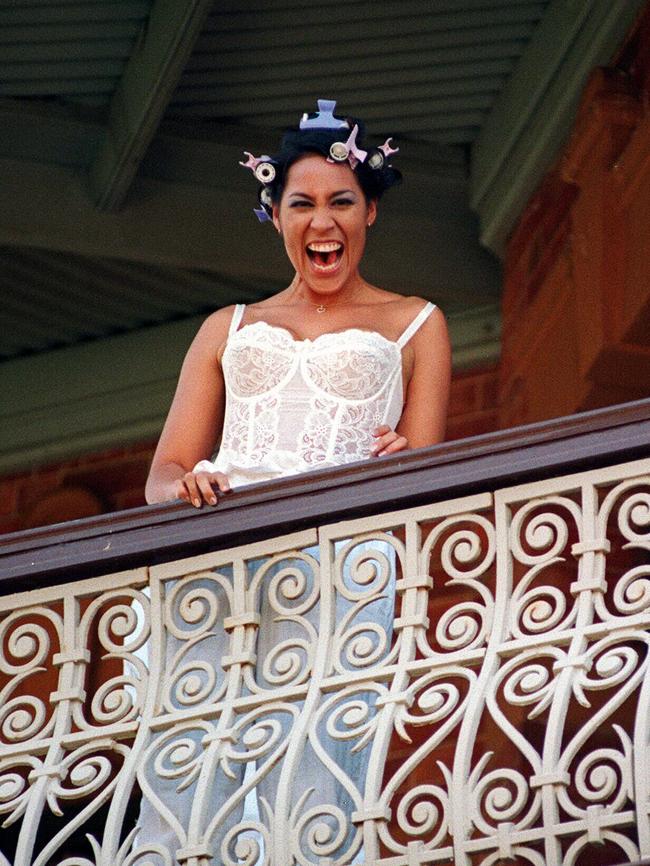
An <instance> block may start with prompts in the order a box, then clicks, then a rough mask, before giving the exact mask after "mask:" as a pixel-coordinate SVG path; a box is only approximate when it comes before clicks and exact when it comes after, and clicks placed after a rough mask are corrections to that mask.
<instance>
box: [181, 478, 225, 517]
mask: <svg viewBox="0 0 650 866" xmlns="http://www.w3.org/2000/svg"><path fill="white" fill-rule="evenodd" d="M217 493H230V484H229V483H228V479H227V478H226V476H225V475H224V474H223V472H186V473H185V475H183V477H182V478H179V479H178V481H176V482H175V489H174V499H183V500H184V501H185V502H189V503H191V504H192V505H194V506H195V508H200V507H201V506H202V505H203V503H204V502H205V503H206V504H207V505H216V504H217Z"/></svg>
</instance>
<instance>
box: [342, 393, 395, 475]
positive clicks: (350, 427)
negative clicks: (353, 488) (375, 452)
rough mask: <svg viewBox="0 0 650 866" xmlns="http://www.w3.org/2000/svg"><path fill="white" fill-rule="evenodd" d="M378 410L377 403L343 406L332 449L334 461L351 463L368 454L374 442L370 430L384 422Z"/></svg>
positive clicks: (362, 458)
mask: <svg viewBox="0 0 650 866" xmlns="http://www.w3.org/2000/svg"><path fill="white" fill-rule="evenodd" d="M379 410H380V406H379V405H378V404H377V403H375V404H365V405H360V406H346V407H345V410H344V411H343V412H342V414H341V419H340V423H339V428H338V432H337V437H336V440H335V442H334V447H333V449H332V459H333V462H334V463H351V462H352V461H355V460H365V459H366V458H367V457H368V456H369V454H370V449H371V448H372V443H373V442H374V436H373V435H372V431H373V430H374V429H375V428H376V427H379V425H380V424H383V423H384V422H383V419H382V417H381V413H380V411H379Z"/></svg>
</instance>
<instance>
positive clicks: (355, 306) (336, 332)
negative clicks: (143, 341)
mask: <svg viewBox="0 0 650 866" xmlns="http://www.w3.org/2000/svg"><path fill="white" fill-rule="evenodd" d="M319 105H320V107H321V111H320V112H319V116H317V118H316V119H315V121H312V123H318V122H319V120H321V122H322V123H323V124H326V123H328V122H329V123H330V124H333V123H334V122H337V123H339V124H340V123H341V121H338V119H337V118H334V115H333V103H332V104H331V109H330V110H328V107H329V105H330V104H329V103H326V102H325V101H324V100H321V101H320V102H319ZM304 123H305V121H304V120H303V124H304ZM343 123H345V126H344V127H341V126H340V125H339V126H338V127H334V128H332V126H331V125H330V126H327V125H324V126H314V125H311V126H306V127H305V126H303V128H302V129H299V130H297V131H293V132H290V133H288V134H287V135H286V136H285V139H284V141H283V147H282V150H281V152H280V154H279V155H278V156H277V157H275V158H274V159H273V160H270V159H268V158H266V159H264V158H262V161H261V162H258V164H257V166H256V168H257V175H258V176H260V175H261V176H262V177H264V176H265V174H264V171H263V169H264V168H265V167H267V166H270V169H268V170H267V174H266V176H269V175H272V180H271V181H270V182H269V183H266V184H264V185H263V186H262V190H261V199H262V205H263V208H264V210H263V213H264V214H266V213H267V210H270V211H271V216H272V221H273V225H274V226H275V228H276V229H277V231H278V232H279V234H280V235H281V236H282V240H283V242H284V246H285V249H286V252H287V255H288V257H289V260H290V262H291V264H292V265H293V267H294V269H295V276H294V278H293V280H292V282H291V284H290V285H289V287H288V288H286V289H284V290H283V291H281V292H279V293H278V294H277V295H274V296H272V297H271V298H268V299H267V300H264V301H261V302H259V303H256V304H249V305H248V306H247V307H246V308H245V310H242V309H241V308H240V307H237V308H236V307H226V308H224V309H221V310H218V311H217V312H216V313H214V314H213V315H211V316H210V317H209V318H208V319H207V320H206V322H205V323H204V324H203V326H202V327H201V329H200V330H199V332H198V334H197V336H196V338H195V340H194V342H193V343H192V345H191V347H190V349H189V351H188V353H187V357H186V359H185V362H184V364H183V368H182V371H181V375H180V379H179V383H178V388H177V390H176V394H175V396H174V401H173V403H172V406H171V409H170V412H169V415H168V418H167V421H166V423H165V427H164V429H163V432H162V435H161V437H160V442H159V443H158V448H157V449H156V453H155V456H154V459H153V463H152V466H151V472H150V475H149V479H148V481H147V486H146V496H147V501H148V502H162V501H166V500H171V499H184V500H186V501H187V502H191V503H192V504H193V505H195V506H196V507H197V508H200V507H201V506H202V504H203V503H207V504H209V505H216V504H217V499H218V495H219V494H220V493H221V494H223V493H226V492H227V491H228V490H230V487H231V485H232V486H239V485H240V484H246V483H250V482H252V481H259V480H265V479H268V478H275V477H279V476H282V475H288V474H293V473H295V472H304V471H308V470H309V469H315V468H319V467H323V466H327V465H336V464H340V463H345V462H350V461H351V460H358V459H363V458H374V457H380V456H383V455H386V454H394V453H395V452H397V451H402V450H404V449H406V448H420V447H423V446H426V445H432V444H434V443H436V442H440V441H441V440H442V439H443V437H444V431H445V422H446V411H447V396H448V391H449V376H450V350H449V340H448V337H447V330H446V325H445V320H444V317H443V315H442V313H441V312H440V311H439V310H438V309H437V308H433V307H432V305H431V306H427V305H426V302H424V301H423V300H422V299H421V298H417V297H404V296H403V295H400V294H397V293H396V292H392V291H386V290H384V289H380V288H377V287H376V286H373V285H371V284H370V283H368V282H367V281H366V280H364V279H363V277H362V276H361V274H360V272H359V264H360V261H361V257H362V255H363V250H364V246H365V240H366V232H367V230H368V228H369V227H371V226H372V225H373V223H374V222H375V220H376V218H377V203H378V200H379V197H380V196H381V194H382V192H383V191H384V189H385V188H387V187H388V186H390V185H391V184H393V183H395V181H396V180H397V179H398V178H399V175H398V173H397V172H396V171H395V170H394V169H393V168H392V167H390V166H388V165H387V164H384V165H383V166H381V167H379V168H376V169H373V168H370V167H368V166H367V165H366V163H367V162H368V159H366V160H365V161H364V162H360V161H359V162H357V163H356V165H355V166H354V168H353V167H352V165H351V160H350V159H349V157H348V158H346V159H345V161H340V162H337V161H333V160H332V157H331V156H330V153H329V151H330V150H331V148H332V145H333V144H334V143H336V142H338V143H343V144H344V145H345V144H346V142H348V141H349V139H350V138H351V137H352V135H351V132H350V130H351V128H352V130H354V127H353V126H352V124H351V123H350V122H348V121H343ZM352 144H353V147H354V150H355V151H356V152H357V153H363V151H360V149H359V146H358V145H357V144H356V136H355V138H354V140H353V142H352ZM384 147H385V148H386V150H388V151H390V150H391V148H390V147H389V146H388V144H387V145H385V146H384ZM377 152H380V153H383V152H382V151H380V150H379V149H377V150H376V151H375V153H374V154H371V156H375V155H376V153H377ZM350 155H351V156H352V157H353V159H355V157H354V155H353V153H352V152H351V151H350ZM251 162H255V160H253V159H251V158H249V163H251ZM269 203H270V204H269ZM425 311H426V312H425ZM420 313H422V314H423V320H421V321H418V315H419V314H420ZM414 322H417V325H418V327H417V330H416V331H415V333H413V334H412V336H411V335H410V334H409V335H408V336H409V337H410V339H408V340H407V341H405V340H404V339H403V337H404V335H405V334H406V333H407V329H408V328H409V326H410V325H411V324H412V323H414ZM249 326H252V328H251V327H249ZM270 329H274V330H275V335H274V336H275V337H276V338H277V339H276V340H275V343H274V345H273V347H272V349H271V350H270V351H271V354H272V364H271V366H272V368H273V369H270V370H269V369H266V370H265V368H264V363H265V362H264V361H263V360H261V352H263V351H265V350H267V349H268V348H269V344H270V343H271V342H272V338H271V339H270V338H269V330H270ZM357 329H358V330H360V331H362V332H363V334H365V335H370V336H371V337H372V340H370V342H369V343H368V345H367V346H366V347H364V349H365V350H364V352H363V356H362V357H361V358H360V359H356V361H355V359H354V357H353V355H352V354H350V352H351V350H350V348H349V347H350V346H358V341H357V339H356V337H357V335H356V334H351V333H350V332H351V331H352V330H354V331H357ZM235 335H237V336H235ZM243 335H245V339H243ZM325 335H330V336H329V339H327V340H326V341H325V342H326V343H327V347H328V349H334V350H336V349H337V348H342V347H343V346H344V347H345V348H344V349H343V354H344V355H345V353H347V355H345V358H343V357H342V355H341V352H339V354H338V356H337V355H336V352H334V354H331V353H329V354H328V353H327V351H326V350H325V349H322V350H321V351H319V348H320V347H319V346H318V345H314V343H315V341H317V340H319V338H321V337H323V336H325ZM229 337H230V338H231V340H232V338H235V340H236V342H237V346H236V351H232V350H231V349H230V347H229ZM249 337H250V338H251V339H252V345H253V346H254V345H255V344H256V342H259V343H260V344H261V347H260V351H259V353H258V356H259V360H258V361H256V356H255V352H254V351H253V350H252V349H251V348H250V346H249V342H251V341H249V339H248V338H249ZM333 337H340V340H337V339H332V338H333ZM362 339H363V337H362ZM366 340H367V338H366ZM241 342H243V343H244V345H239V343H241ZM247 346H249V348H248V349H246V347H247ZM396 346H398V347H399V349H400V350H401V382H402V383H403V390H402V385H401V383H400V382H398V383H397V386H396V387H395V390H394V393H392V394H384V395H382V396H383V398H384V399H383V401H382V400H380V401H379V402H378V404H377V405H375V406H373V412H366V413H365V414H364V416H363V418H362V419H361V421H362V424H363V425H364V426H363V429H359V428H358V423H355V426H356V427H357V429H356V430H355V433H354V434H353V435H354V436H355V437H357V441H356V442H355V443H351V442H350V441H347V442H346V441H345V438H346V436H347V437H348V440H349V437H350V433H349V430H348V429H346V427H345V424H344V426H343V429H342V430H337V431H334V434H333V435H335V436H337V437H338V439H339V441H338V442H337V443H336V444H335V445H334V448H332V447H329V449H328V447H327V445H330V446H331V444H332V443H331V442H329V441H328V442H327V443H323V442H322V441H321V440H322V439H323V436H324V434H323V433H322V432H321V435H320V437H319V436H318V434H317V433H316V432H315V431H316V428H318V429H319V430H320V423H321V422H322V421H323V420H324V418H323V413H321V414H320V415H319V416H318V418H316V417H314V412H313V411H312V412H311V414H309V411H310V407H311V409H312V410H313V402H314V400H313V397H314V391H313V389H311V390H310V388H309V383H308V384H307V385H305V382H304V376H303V375H302V373H303V372H304V369H305V365H304V364H299V363H298V362H297V359H298V356H299V354H300V353H302V354H303V355H304V354H305V353H307V354H310V353H311V355H312V360H311V362H310V364H309V365H308V375H311V377H312V383H313V382H314V379H316V384H317V385H323V384H325V385H326V388H325V390H327V389H328V387H329V389H330V390H329V394H330V396H331V397H332V400H331V401H330V402H331V406H332V407H334V403H335V402H336V401H337V399H339V400H340V398H344V399H350V398H351V397H353V396H354V394H353V390H354V387H355V385H356V384H357V382H358V379H359V375H360V370H361V367H364V368H365V370H366V371H367V372H368V375H370V376H372V375H373V373H381V374H383V375H385V374H386V372H388V375H389V376H394V375H395V373H396V371H395V361H396V360H397V358H398V355H399V353H397V352H396V351H395V347H396ZM283 353H286V354H285V355H284V357H283V358H278V357H276V356H277V355H282V354H283ZM229 354H230V355H231V356H232V357H231V358H229V357H228V355H229ZM291 355H293V357H291ZM373 356H374V357H373ZM287 358H288V360H286V359H287ZM315 359H316V360H315ZM319 361H322V364H320V363H318V362H319ZM346 361H347V364H348V367H347V368H346V366H345V362H346ZM355 363H356V366H357V369H356V370H355ZM237 364H243V365H245V370H244V373H243V374H240V373H239V372H238V371H237V370H236V369H235V367H236V365H237ZM341 364H343V367H342V368H341V370H339V371H338V375H337V381H338V380H339V379H340V377H341V376H342V375H343V376H344V375H345V373H346V372H347V373H349V383H348V387H347V388H345V387H343V388H342V390H341V386H340V385H339V387H338V389H337V387H336V386H333V387H332V386H331V381H330V380H331V378H332V376H334V375H335V373H336V372H337V371H336V369H335V368H338V367H339V366H340V365H341ZM398 366H399V365H398ZM294 367H295V375H294V379H295V381H294V382H289V383H287V385H288V386H289V388H288V390H286V391H285V392H284V393H283V394H282V402H283V405H282V406H281V407H280V410H279V411H280V412H281V413H282V414H284V415H285V416H287V417H289V418H290V419H291V421H290V426H291V429H292V430H293V431H294V433H295V436H294V438H293V441H292V439H291V437H290V436H288V435H287V434H286V433H285V431H284V429H283V421H285V420H286V419H285V418H283V417H282V415H281V416H280V418H279V421H278V419H277V418H275V417H274V418H270V417H269V413H268V412H267V413H264V407H263V406H262V407H261V408H260V412H261V413H262V415H263V419H262V422H261V425H260V426H261V428H262V429H263V435H264V436H266V440H267V441H266V444H265V445H262V444H261V443H260V442H259V441H257V442H253V441H247V442H243V441H242V440H241V437H240V435H239V431H238V425H239V424H240V423H243V421H242V411H243V410H242V408H241V401H242V399H246V400H248V399H249V397H250V396H251V394H250V393H249V392H247V391H246V388H248V389H249V390H250V389H253V391H254V387H255V386H254V385H253V383H252V380H253V379H254V378H255V377H256V376H257V377H258V379H259V377H260V376H262V373H263V372H265V373H266V376H265V377H262V378H266V380H267V381H264V382H261V386H262V387H264V386H269V385H270V386H271V387H275V386H277V384H278V382H277V381H276V379H279V378H280V377H281V376H283V375H285V374H288V373H289V371H290V370H293V369H294ZM225 371H232V372H231V373H230V377H231V393H230V394H229V395H228V396H229V398H230V399H229V400H228V401H227V400H226V392H227V390H228V388H227V385H226V381H225V379H224V372H225ZM247 374H249V375H250V377H251V381H249V382H247V383H245V382H243V381H240V382H239V387H240V388H243V389H244V391H243V392H240V393H237V390H236V388H237V385H236V384H235V383H234V378H235V377H238V376H239V377H240V379H241V376H242V375H243V376H246V375H247ZM274 374H275V378H274ZM301 378H302V380H303V381H302V383H299V381H298V380H299V379H301ZM206 383H209V386H206ZM300 384H302V386H303V387H302V388H300V387H299V386H300ZM369 384H371V383H369ZM386 390H387V391H388V389H386ZM289 391H290V392H291V393H289ZM400 391H402V393H401V394H400V393H399V392H400ZM297 392H302V393H297ZM251 393H252V392H251ZM364 399H367V397H364ZM391 400H392V401H393V404H392V405H390V406H388V405H387V402H390V401H391ZM229 403H232V411H231V407H230V405H229ZM305 407H306V408H307V413H308V414H307V417H305V416H304V415H301V414H300V413H301V411H302V409H304V408H305ZM327 408H328V409H330V408H331V407H330V405H329V404H328V407H327ZM336 408H338V406H337V407H334V408H332V409H331V411H332V412H334V413H335V411H336ZM325 414H327V412H325ZM300 418H304V420H305V422H306V423H305V426H304V427H303V428H302V429H299V430H296V426H297V425H296V421H297V420H298V419H300ZM339 420H340V419H337V421H336V422H334V423H339ZM375 420H378V421H379V422H381V423H378V424H375ZM224 422H225V423H224ZM330 423H333V422H332V421H330ZM350 423H352V421H350ZM269 425H270V427H269ZM220 433H222V434H223V435H222V446H221V449H220V451H219V454H218V455H217V459H216V461H215V463H214V464H213V465H211V464H209V462H208V461H207V460H206V458H208V457H209V455H210V454H211V453H212V451H213V449H214V446H215V442H216V441H217V440H218V438H219V434H220ZM304 437H306V438H307V439H310V440H312V441H313V448H309V447H307V444H306V443H304V442H302V439H303V438H304ZM330 438H331V436H330ZM317 440H318V441H317ZM197 464H199V465H198V466H197Z"/></svg>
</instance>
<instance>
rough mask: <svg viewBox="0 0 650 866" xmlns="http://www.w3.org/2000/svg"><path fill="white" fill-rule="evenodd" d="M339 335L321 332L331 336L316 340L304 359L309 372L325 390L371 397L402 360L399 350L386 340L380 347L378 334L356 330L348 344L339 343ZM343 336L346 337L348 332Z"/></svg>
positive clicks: (349, 396) (358, 397)
mask: <svg viewBox="0 0 650 866" xmlns="http://www.w3.org/2000/svg"><path fill="white" fill-rule="evenodd" d="M341 336H342V335H339V334H323V337H328V338H330V339H328V340H321V341H319V342H318V345H317V348H316V349H315V351H314V352H313V353H312V354H311V355H309V356H308V357H307V358H306V359H305V368H306V371H307V373H308V376H309V378H310V379H311V381H312V382H313V383H314V384H315V385H316V386H317V387H318V388H320V389H321V390H322V391H325V392H326V393H327V394H332V395H333V396H335V397H343V398H344V399H345V400H354V401H358V400H371V399H372V398H373V397H375V396H376V395H377V394H379V392H380V391H381V390H382V389H383V388H384V387H385V386H386V385H387V383H388V382H390V379H391V376H392V375H393V374H394V372H395V366H396V364H397V363H398V362H399V363H401V353H400V351H399V349H398V347H397V345H396V344H395V343H391V342H389V341H388V340H387V341H386V344H385V346H384V347H383V351H381V347H380V346H379V345H378V340H377V337H378V336H379V335H378V334H372V333H369V332H367V331H357V332H356V333H355V335H354V346H353V347H350V348H342V347H341V340H340V337H341ZM346 337H347V338H348V339H349V332H346ZM335 338H339V339H335ZM381 339H383V338H381ZM347 341H348V340H346V342H347ZM378 349H380V351H378Z"/></svg>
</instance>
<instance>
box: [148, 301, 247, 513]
mask: <svg viewBox="0 0 650 866" xmlns="http://www.w3.org/2000/svg"><path fill="white" fill-rule="evenodd" d="M231 317H232V307H230V308H225V309H223V310H219V311H218V312H216V313H214V314H213V315H212V316H210V317H209V318H208V319H206V321H205V322H204V323H203V325H202V326H201V328H200V329H199V331H198V333H197V335H196V337H195V338H194V340H193V342H192V345H191V346H190V348H189V350H188V352H187V355H186V356H185V360H184V362H183V367H182V369H181V374H180V377H179V380H178V385H177V386H176V393H175V394H174V399H173V402H172V405H171V408H170V410H169V414H168V415H167V420H166V421H165V426H164V427H163V431H162V433H161V435H160V440H159V442H158V447H157V448H156V453H155V454H154V457H153V461H152V464H151V469H150V470H149V477H148V478H147V484H146V487H145V497H146V500H147V502H166V501H168V500H170V499H184V500H186V501H187V502H192V503H193V504H194V505H197V506H200V505H201V504H202V502H203V501H205V502H210V504H215V503H216V496H215V494H214V490H213V485H216V486H217V487H218V488H219V489H220V490H222V491H224V492H225V491H226V490H228V489H229V485H228V479H227V478H226V477H225V476H224V475H221V473H198V474H197V475H196V476H195V475H194V474H193V473H192V468H193V467H194V466H195V465H196V463H197V462H198V461H199V460H201V459H204V458H209V457H210V455H211V454H212V451H213V449H214V444H215V442H216V440H217V438H218V437H219V435H220V433H221V428H222V425H223V414H224V406H225V388H224V381H223V374H222V372H221V363H220V360H219V358H220V351H221V349H222V347H223V346H224V345H225V342H226V339H227V336H228V328H229V326H230V320H231ZM213 500H214V502H213Z"/></svg>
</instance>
